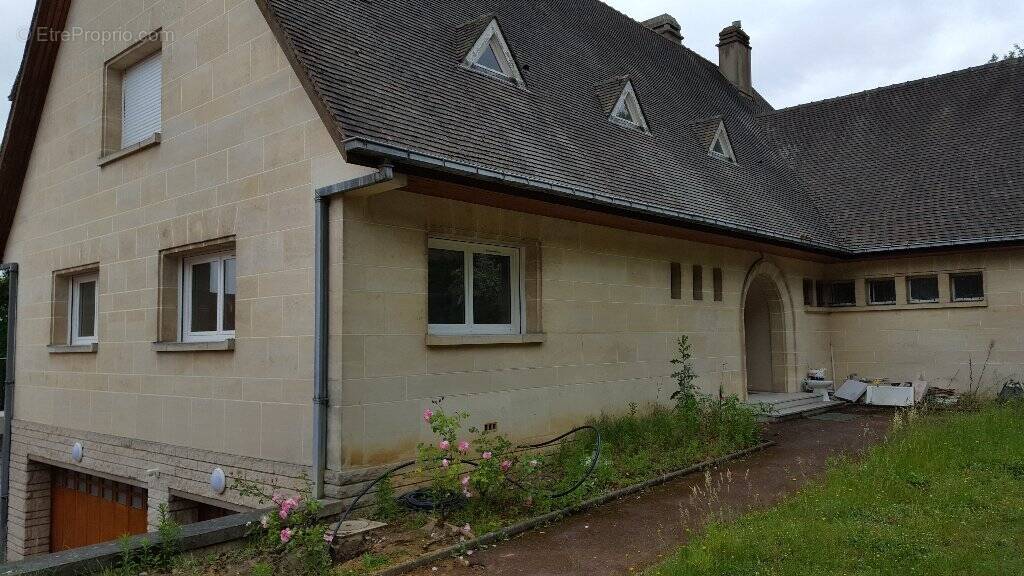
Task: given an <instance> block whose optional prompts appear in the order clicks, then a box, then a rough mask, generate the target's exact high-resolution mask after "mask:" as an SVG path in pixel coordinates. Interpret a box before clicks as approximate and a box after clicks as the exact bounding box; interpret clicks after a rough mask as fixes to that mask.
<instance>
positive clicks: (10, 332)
mask: <svg viewBox="0 0 1024 576" xmlns="http://www.w3.org/2000/svg"><path fill="white" fill-rule="evenodd" d="M0 270H2V271H3V272H4V273H5V274H7V275H8V281H7V367H6V368H7V373H6V374H5V376H4V437H3V448H2V451H0V558H2V559H3V560H4V561H5V562H6V561H7V519H8V516H9V509H10V492H11V422H12V421H13V420H14V358H15V349H16V348H15V343H16V340H17V332H18V330H17V328H18V265H17V264H4V265H2V266H0Z"/></svg>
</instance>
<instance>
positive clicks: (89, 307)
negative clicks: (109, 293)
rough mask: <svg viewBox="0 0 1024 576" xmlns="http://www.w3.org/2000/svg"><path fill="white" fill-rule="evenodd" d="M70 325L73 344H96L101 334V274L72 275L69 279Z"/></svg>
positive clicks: (70, 339)
mask: <svg viewBox="0 0 1024 576" xmlns="http://www.w3.org/2000/svg"><path fill="white" fill-rule="evenodd" d="M69 282H70V286H69V287H68V294H69V296H70V305H71V306H70V308H69V310H68V319H69V322H70V326H68V330H69V334H70V335H71V337H70V338H69V340H68V343H69V344H71V345H72V346H81V345H85V344H96V343H97V342H98V334H99V320H98V319H99V314H98V310H99V306H98V301H99V290H98V289H97V288H98V287H99V275H98V274H95V273H91V274H81V275H78V276H72V277H71V278H70V280H69Z"/></svg>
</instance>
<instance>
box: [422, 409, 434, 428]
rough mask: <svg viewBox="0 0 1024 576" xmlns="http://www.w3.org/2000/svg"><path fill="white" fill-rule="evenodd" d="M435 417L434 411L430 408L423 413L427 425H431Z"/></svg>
mask: <svg viewBox="0 0 1024 576" xmlns="http://www.w3.org/2000/svg"><path fill="white" fill-rule="evenodd" d="M433 417H434V411H433V410H431V409H430V408H427V409H426V410H424V411H423V421H424V422H426V423H427V424H429V423H430V419H431V418H433Z"/></svg>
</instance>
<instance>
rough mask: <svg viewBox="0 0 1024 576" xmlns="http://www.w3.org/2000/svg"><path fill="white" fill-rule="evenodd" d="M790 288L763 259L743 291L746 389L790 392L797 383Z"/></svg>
mask: <svg viewBox="0 0 1024 576" xmlns="http://www.w3.org/2000/svg"><path fill="white" fill-rule="evenodd" d="M791 310H792V306H791V305H790V302H789V290H788V288H787V287H786V283H785V280H784V278H783V276H782V273H781V271H779V270H778V268H777V267H775V266H774V265H772V264H770V263H768V262H766V261H764V260H762V261H760V262H758V264H756V265H754V266H753V267H752V268H751V270H750V272H749V273H748V275H747V280H746V282H745V283H744V291H743V358H744V365H743V370H744V375H745V381H746V386H747V392H748V393H750V392H790V391H791V390H790V388H791V387H793V386H795V384H794V382H795V372H794V361H793V355H792V351H793V345H792V340H793V329H792V326H793V323H792V319H791V318H790V314H791Z"/></svg>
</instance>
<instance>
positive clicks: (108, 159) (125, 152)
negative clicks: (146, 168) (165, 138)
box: [96, 132, 160, 168]
mask: <svg viewBox="0 0 1024 576" xmlns="http://www.w3.org/2000/svg"><path fill="white" fill-rule="evenodd" d="M157 144H160V133H159V132H157V133H156V134H153V135H152V136H150V137H149V138H146V139H145V140H143V141H142V142H139V143H137V144H132V145H131V146H129V147H127V148H122V149H120V150H118V151H117V152H111V153H110V154H107V155H105V156H100V159H99V160H98V161H97V162H96V165H97V166H99V167H100V168H102V167H104V166H106V165H107V164H111V163H113V162H117V161H118V160H120V159H122V158H124V157H126V156H131V155H132V154H135V153H136V152H142V151H143V150H145V149H147V148H152V147H153V146H156V145H157Z"/></svg>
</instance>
